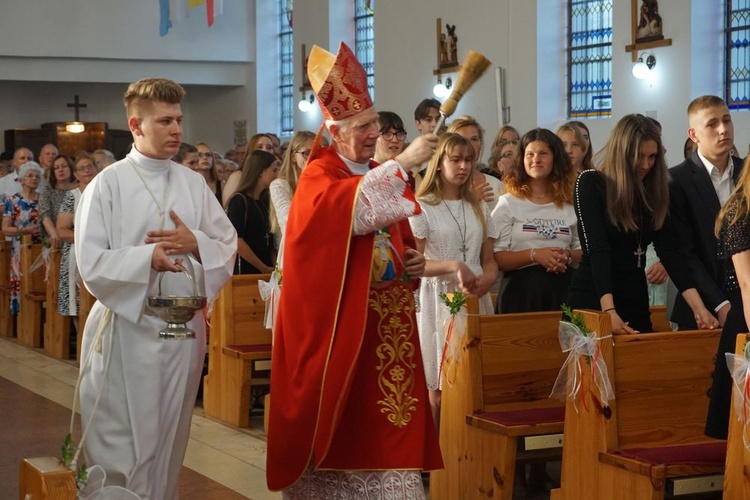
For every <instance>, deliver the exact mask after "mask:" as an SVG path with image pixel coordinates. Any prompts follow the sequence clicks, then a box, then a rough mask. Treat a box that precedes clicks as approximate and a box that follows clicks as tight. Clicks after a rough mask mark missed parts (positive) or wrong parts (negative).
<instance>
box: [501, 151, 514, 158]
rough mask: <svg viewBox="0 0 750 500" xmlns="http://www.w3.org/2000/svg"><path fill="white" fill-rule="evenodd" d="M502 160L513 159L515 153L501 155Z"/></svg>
mask: <svg viewBox="0 0 750 500" xmlns="http://www.w3.org/2000/svg"><path fill="white" fill-rule="evenodd" d="M500 158H513V151H508V152H507V153H503V154H501V155H500Z"/></svg>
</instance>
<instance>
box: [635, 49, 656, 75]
mask: <svg viewBox="0 0 750 500" xmlns="http://www.w3.org/2000/svg"><path fill="white" fill-rule="evenodd" d="M646 55H647V53H646V52H642V53H641V55H640V56H638V62H637V63H635V64H634V65H633V76H634V77H636V78H637V79H639V80H643V79H644V78H646V77H647V76H648V73H649V71H651V70H652V69H654V66H656V58H655V57H654V55H653V54H648V57H646V60H645V62H644V60H643V56H646Z"/></svg>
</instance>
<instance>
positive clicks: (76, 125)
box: [65, 122, 86, 134]
mask: <svg viewBox="0 0 750 500" xmlns="http://www.w3.org/2000/svg"><path fill="white" fill-rule="evenodd" d="M84 130H86V127H85V126H84V124H83V123H82V122H68V123H66V124H65V131H66V132H70V133H71V134H80V133H81V132H83V131H84Z"/></svg>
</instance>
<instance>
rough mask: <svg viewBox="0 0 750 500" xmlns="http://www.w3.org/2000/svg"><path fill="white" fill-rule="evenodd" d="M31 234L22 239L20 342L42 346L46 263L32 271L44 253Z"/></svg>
mask: <svg viewBox="0 0 750 500" xmlns="http://www.w3.org/2000/svg"><path fill="white" fill-rule="evenodd" d="M31 241H32V239H31V235H24V236H23V238H22V240H21V289H20V292H19V302H20V307H21V310H20V311H19V313H18V319H17V320H16V321H17V325H18V342H19V343H21V344H24V345H27V346H29V347H41V345H42V334H43V330H42V322H43V318H44V312H43V309H44V301H45V299H46V298H47V285H46V283H45V282H44V265H42V266H40V267H39V268H38V269H37V270H36V271H34V272H30V271H29V269H31V266H32V265H33V264H34V262H36V260H37V258H38V257H39V255H40V254H41V253H42V245H41V244H40V243H34V244H32V242H31Z"/></svg>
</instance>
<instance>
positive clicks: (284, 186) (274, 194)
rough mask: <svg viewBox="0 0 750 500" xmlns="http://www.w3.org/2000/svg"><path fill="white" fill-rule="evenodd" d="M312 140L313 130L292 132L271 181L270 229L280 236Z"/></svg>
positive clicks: (284, 226) (282, 234)
mask: <svg viewBox="0 0 750 500" xmlns="http://www.w3.org/2000/svg"><path fill="white" fill-rule="evenodd" d="M313 141H315V134H314V133H313V132H309V131H306V130H303V131H301V132H297V133H296V134H294V136H293V137H292V140H291V141H289V146H288V147H287V149H286V152H285V153H284V159H283V161H282V162H281V168H280V169H279V175H278V177H277V178H276V179H275V180H274V181H273V182H272V183H271V187H270V192H271V230H272V231H273V233H274V234H276V235H278V236H279V237H281V238H283V236H284V231H285V230H286V219H287V217H288V216H289V206H290V205H291V203H292V196H294V191H295V190H296V189H297V182H298V181H299V176H300V174H301V173H302V169H304V168H305V165H307V158H308V157H309V156H310V150H311V149H312V145H313ZM279 252H281V249H279Z"/></svg>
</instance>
